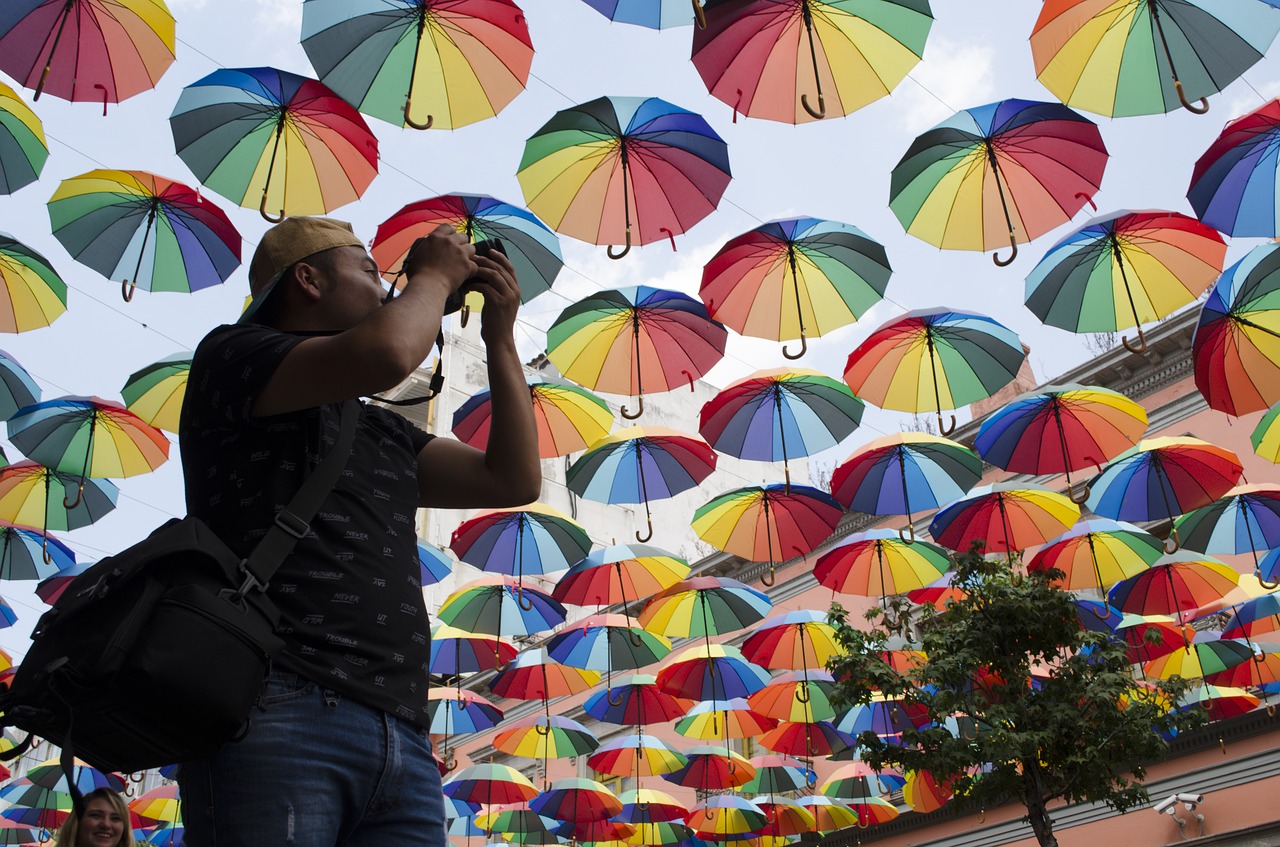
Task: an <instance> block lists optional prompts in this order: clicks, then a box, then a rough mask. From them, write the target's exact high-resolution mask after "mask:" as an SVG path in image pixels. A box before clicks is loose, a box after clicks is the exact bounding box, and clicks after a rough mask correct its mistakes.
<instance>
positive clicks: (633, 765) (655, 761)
mask: <svg viewBox="0 0 1280 847" xmlns="http://www.w3.org/2000/svg"><path fill="white" fill-rule="evenodd" d="M688 763H689V760H688V758H687V757H686V756H685V755H684V754H683V753H681V752H680V751H679V750H676V749H675V748H674V747H671V746H670V745H669V744H667V742H665V741H663V740H662V739H661V738H657V737H655V736H652V735H645V734H643V733H640V732H636V733H632V734H630V735H619V736H615V737H613V738H610V739H609V740H608V741H606V742H605V743H603V744H601V745H600V746H599V747H598V748H597V749H596V751H595V752H594V753H592V754H591V756H590V757H589V758H588V759H587V767H589V768H591V769H592V770H593V771H595V772H596V773H604V774H609V775H611V776H623V777H627V776H634V777H641V776H660V775H662V774H664V773H671V772H672V771H675V770H679V769H680V768H682V767H684V766H685V765H687V764H688ZM624 811H625V808H624Z"/></svg>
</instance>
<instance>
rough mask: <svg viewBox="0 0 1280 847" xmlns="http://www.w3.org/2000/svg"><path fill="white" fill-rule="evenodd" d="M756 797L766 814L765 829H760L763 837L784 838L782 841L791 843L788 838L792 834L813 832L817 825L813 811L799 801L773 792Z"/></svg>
mask: <svg viewBox="0 0 1280 847" xmlns="http://www.w3.org/2000/svg"><path fill="white" fill-rule="evenodd" d="M754 799H755V803H756V805H758V806H759V807H760V811H762V812H764V816H765V826H764V829H762V830H760V835H761V837H762V838H780V839H783V840H784V841H783V842H782V843H789V841H787V839H789V838H790V837H791V836H793V835H801V834H803V833H808V832H813V831H814V829H815V827H816V826H817V823H818V822H817V820H815V819H814V817H813V813H812V812H811V811H809V810H808V809H807V808H805V807H804V806H801V805H800V804H799V803H798V802H797V801H793V800H789V799H787V798H784V797H775V796H773V794H772V793H767V796H764V797H756V798H754Z"/></svg>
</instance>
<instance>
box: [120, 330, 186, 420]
mask: <svg viewBox="0 0 1280 847" xmlns="http://www.w3.org/2000/svg"><path fill="white" fill-rule="evenodd" d="M191 355H192V354H191V352H190V351H189V350H184V351H182V352H179V353H174V354H172V355H169V356H165V357H164V358H163V359H160V360H159V361H156V362H152V363H151V364H149V365H147V366H146V367H143V368H139V369H138V370H136V371H134V372H133V373H131V374H129V378H128V379H127V380H125V383H124V387H123V388H121V389H120V397H121V399H123V400H124V403H125V408H126V409H128V410H129V411H130V412H133V413H134V414H135V415H137V416H138V417H139V418H141V419H142V420H143V421H145V422H146V423H148V424H150V425H151V426H153V427H155V428H156V429H163V430H166V431H167V432H172V433H175V434H176V433H177V432H178V418H179V416H180V415H181V413H182V400H183V398H185V397H186V395H187V376H188V374H190V372H191Z"/></svg>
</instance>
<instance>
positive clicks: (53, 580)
mask: <svg viewBox="0 0 1280 847" xmlns="http://www.w3.org/2000/svg"><path fill="white" fill-rule="evenodd" d="M59 555H64V554H62V551H60V550H57V549H56V548H55V550H54V552H53V553H52V554H51V555H50V557H49V558H50V559H52V560H53V561H58V556H59ZM65 555H67V556H70V557H74V555H75V554H74V553H72V552H71V550H70V549H68V550H67V551H66V554H65ZM64 561H65V562H66V564H64V566H63V567H62V568H61V569H59V570H58V571H57V572H56V573H54V574H53V575H51V576H47V577H45V578H44V579H42V580H40V582H39V583H38V584H37V585H36V596H37V597H39V598H40V599H41V600H43V601H44V602H45V603H46V604H47V605H49V606H52V605H53V604H54V603H56V602H58V598H59V597H61V596H62V592H63V591H66V590H67V585H68V584H70V582H71V580H73V579H75V578H76V577H78V576H79V575H80V574H82V573H84V572H85V571H87V570H88V569H89V568H90V567H92V566H93V565H94V564H95V563H94V562H76V561H71V560H70V559H65V560H64Z"/></svg>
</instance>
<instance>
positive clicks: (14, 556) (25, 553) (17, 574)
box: [0, 520, 76, 605]
mask: <svg viewBox="0 0 1280 847" xmlns="http://www.w3.org/2000/svg"><path fill="white" fill-rule="evenodd" d="M75 564H76V554H75V553H73V552H71V548H69V547H68V546H67V545H65V544H63V543H62V542H61V541H59V540H58V539H56V538H54V537H52V536H50V535H49V534H48V533H47V532H44V531H42V530H39V529H36V528H35V527H33V526H23V525H21V524H15V523H11V522H9V521H4V520H0V579H7V580H26V579H37V580H41V582H42V584H43V581H44V580H48V579H53V578H54V577H57V576H60V575H62V574H63V573H64V572H66V571H68V570H70V569H72V568H74V567H75ZM59 593H61V592H59ZM49 602H50V605H52V601H49Z"/></svg>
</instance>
